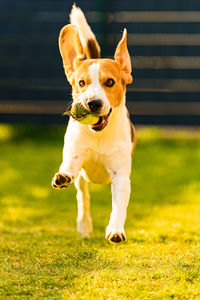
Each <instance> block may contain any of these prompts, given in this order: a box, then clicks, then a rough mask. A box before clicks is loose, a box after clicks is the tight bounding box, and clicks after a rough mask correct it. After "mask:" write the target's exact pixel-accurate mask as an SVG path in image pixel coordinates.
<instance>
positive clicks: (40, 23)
mask: <svg viewBox="0 0 200 300" xmlns="http://www.w3.org/2000/svg"><path fill="white" fill-rule="evenodd" d="M73 2H74V1H70V0H57V1H55V0H40V1H39V0H20V1H15V0H1V2H0V19H1V26H0V91H1V93H0V122H1V123H2V122H7V123H10V122H20V123H21V122H22V123H23V122H36V123H48V124H56V123H65V122H66V118H65V117H63V116H62V112H63V111H64V110H65V108H66V104H67V101H70V100H71V87H70V86H69V84H68V82H67V81H66V79H65V75H64V71H63V67H62V61H61V57H60V53H59V49H58V44H57V40H58V35H59V31H60V29H61V28H62V26H64V25H65V24H67V23H68V22H69V13H70V10H71V7H72V4H73ZM76 4H77V6H80V7H81V8H82V10H83V11H84V12H85V13H86V17H87V20H88V22H89V24H90V25H91V27H92V30H93V31H94V32H95V34H96V36H97V39H98V41H99V43H100V45H101V48H102V56H103V57H113V54H114V50H115V47H116V45H117V43H118V41H119V40H120V38H121V34H122V31H123V28H124V27H126V28H127V30H128V48H129V52H130V55H131V59H132V64H133V76H134V82H133V84H132V85H130V86H128V91H127V105H128V108H129V110H130V112H131V114H133V120H134V122H135V123H136V124H165V125H166V124H167V125H200V1H198V0H190V1H185V0H182V1H180V0H168V1H155V0H143V1H134V0H126V1H125V2H124V1H121V0H109V1H106V0H93V1H91V0H81V1H76Z"/></svg>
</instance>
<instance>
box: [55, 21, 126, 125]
mask: <svg viewBox="0 0 200 300" xmlns="http://www.w3.org/2000/svg"><path fill="white" fill-rule="evenodd" d="M59 47H60V52H61V56H62V59H63V65H64V70H65V74H66V76H67V79H68V81H69V82H70V84H71V85H72V91H73V92H72V94H73V101H74V102H81V104H82V105H83V106H84V107H85V109H86V110H87V111H89V112H90V113H93V114H96V115H98V116H102V117H103V118H104V117H106V116H109V114H110V112H111V110H112V108H115V107H118V106H120V105H121V103H122V102H123V100H124V94H125V91H126V85H127V84H129V83H131V82H132V76H131V59H130V55H129V53H128V49H127V32H126V29H124V32H123V36H122V39H121V40H120V42H119V43H118V45H117V48H116V51H115V55H114V60H112V59H100V58H97V59H84V58H85V51H84V49H83V46H82V44H81V41H80V38H79V35H78V30H77V28H76V27H75V26H74V25H71V24H70V25H66V26H65V27H64V28H63V29H62V30H61V32H60V36H59ZM86 54H87V51H86ZM99 129H101V128H100V127H99Z"/></svg>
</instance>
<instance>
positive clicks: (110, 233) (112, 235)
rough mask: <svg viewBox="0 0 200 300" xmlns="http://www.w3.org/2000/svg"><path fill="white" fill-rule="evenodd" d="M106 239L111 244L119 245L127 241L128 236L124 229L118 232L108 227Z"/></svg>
mask: <svg viewBox="0 0 200 300" xmlns="http://www.w3.org/2000/svg"><path fill="white" fill-rule="evenodd" d="M106 239H107V240H108V241H109V242H111V243H114V244H118V243H121V242H124V241H125V240H126V234H125V231H124V229H122V230H116V229H114V228H113V229H112V228H111V227H110V226H108V227H107V229H106Z"/></svg>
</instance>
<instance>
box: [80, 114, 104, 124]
mask: <svg viewBox="0 0 200 300" xmlns="http://www.w3.org/2000/svg"><path fill="white" fill-rule="evenodd" d="M77 121H79V120H77ZM98 121H99V117H97V116H94V115H91V114H88V115H86V116H85V118H84V119H82V120H80V121H79V123H81V124H84V125H93V124H96V123H97V122H98Z"/></svg>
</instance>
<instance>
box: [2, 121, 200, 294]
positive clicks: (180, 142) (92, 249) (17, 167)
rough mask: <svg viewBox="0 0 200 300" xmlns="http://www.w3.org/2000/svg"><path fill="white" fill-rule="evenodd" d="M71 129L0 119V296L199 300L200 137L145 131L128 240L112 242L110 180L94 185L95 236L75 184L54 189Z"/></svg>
mask: <svg viewBox="0 0 200 300" xmlns="http://www.w3.org/2000/svg"><path fill="white" fill-rule="evenodd" d="M64 131H65V129H64V128H63V127H62V126H57V127H45V126H41V127H36V126H26V127H23V126H19V125H18V126H16V125H12V126H10V125H1V126H0V170H1V172H0V213H1V218H0V298H1V299H43V298H44V299H200V135H199V134H198V133H196V134H192V133H190V132H185V133H180V132H177V133H176V132H175V133H174V132H173V133H171V134H169V133H168V131H162V130H159V129H155V128H150V129H148V128H146V129H145V128H143V129H139V130H138V144H137V148H136V152H135V157H134V161H133V172H132V194H131V199H130V204H129V207H128V216H127V222H126V227H125V228H126V234H127V236H128V241H127V242H126V243H125V244H122V245H113V244H110V243H108V242H107V241H106V240H105V239H104V231H105V227H106V225H107V223H108V220H109V215H110V212H111V194H110V186H100V185H90V190H91V198H92V215H93V223H94V224H93V225H94V233H93V236H92V237H91V239H90V240H82V239H80V237H79V235H78V233H77V232H76V200H75V189H74V187H73V186H70V187H69V188H68V190H59V191H57V190H54V189H52V188H51V186H50V182H51V178H52V176H53V175H54V173H55V172H56V171H57V170H58V167H59V164H60V163H61V157H62V146H63V135H64Z"/></svg>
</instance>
